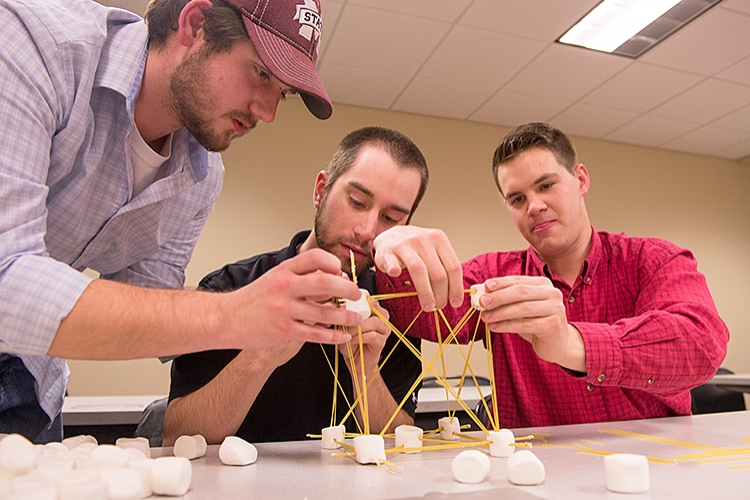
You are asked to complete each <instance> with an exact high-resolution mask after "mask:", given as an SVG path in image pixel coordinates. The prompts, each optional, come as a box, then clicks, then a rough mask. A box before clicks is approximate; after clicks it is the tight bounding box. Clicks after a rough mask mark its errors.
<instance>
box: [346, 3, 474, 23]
mask: <svg viewBox="0 0 750 500" xmlns="http://www.w3.org/2000/svg"><path fill="white" fill-rule="evenodd" d="M470 3H471V0H409V1H408V2H404V1H403V0H349V5H364V6H366V7H371V8H373V9H380V10H389V11H392V12H400V13H402V14H411V15H414V16H417V17H425V18H428V19H437V20H439V21H449V22H454V21H455V20H456V19H458V17H459V16H460V15H461V13H462V12H463V11H464V10H466V6H467V5H469V4H470Z"/></svg>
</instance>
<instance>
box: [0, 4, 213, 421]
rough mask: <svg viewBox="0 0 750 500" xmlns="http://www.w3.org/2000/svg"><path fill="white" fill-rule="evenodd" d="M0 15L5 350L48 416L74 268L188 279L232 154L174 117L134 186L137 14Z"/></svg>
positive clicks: (142, 30)
mask: <svg viewBox="0 0 750 500" xmlns="http://www.w3.org/2000/svg"><path fill="white" fill-rule="evenodd" d="M0 26H2V29H0V351H2V352H6V353H10V354H15V355H19V357H21V358H22V359H23V362H24V364H25V365H26V367H27V369H28V370H29V371H30V372H31V373H32V374H33V375H34V377H35V378H36V381H37V385H36V390H37V397H38V399H39V402H40V404H41V406H42V408H43V409H44V411H45V412H46V413H47V414H48V415H50V416H51V417H53V418H54V416H56V415H57V414H58V413H59V411H60V408H61V406H62V400H63V394H64V392H65V385H66V382H67V377H68V369H67V366H66V364H65V362H64V361H63V360H61V359H57V358H50V357H47V356H45V353H46V352H47V350H48V349H49V346H50V344H51V342H52V339H53V338H54V336H55V332H56V331H57V328H58V326H59V324H60V321H61V320H62V319H63V318H65V316H67V314H68V313H69V312H70V310H71V309H72V308H73V306H74V305H75V303H76V301H77V300H78V298H79V296H80V295H81V293H82V292H83V290H84V289H85V288H86V286H87V285H88V284H89V282H90V278H88V277H86V276H85V275H83V274H82V273H81V272H80V271H82V270H84V269H86V268H91V269H94V270H96V271H98V272H99V273H100V274H101V276H102V278H105V279H111V280H116V281H121V282H126V283H131V284H135V285H141V286H148V287H181V286H182V285H183V283H184V280H185V273H184V269H185V266H186V265H187V263H188V261H189V260H190V256H191V253H192V251H193V247H194V246H195V243H196V241H197V239H198V235H199V233H200V231H201V229H202V228H203V225H204V223H205V220H206V217H207V216H208V214H209V213H210V211H211V209H212V208H213V205H214V201H215V199H216V197H217V196H218V194H219V191H220V190H221V183H222V179H223V174H224V167H223V165H222V163H221V158H220V156H219V155H218V154H215V153H208V152H207V151H206V150H205V149H204V148H203V147H201V146H200V145H199V144H198V143H197V142H196V141H195V139H194V138H193V137H192V136H191V135H190V134H188V133H187V132H186V131H185V130H184V129H181V130H178V131H177V132H175V134H174V136H173V141H172V157H171V159H170V160H169V166H168V172H167V176H166V177H165V178H163V179H160V180H158V181H156V182H154V183H153V184H152V185H150V186H149V187H148V188H146V189H145V190H144V191H143V192H142V193H140V194H139V195H138V196H136V197H135V198H134V199H132V200H131V199H130V193H131V190H132V182H133V171H132V165H131V162H130V144H129V138H128V135H129V132H130V128H131V123H132V118H133V106H134V103H135V98H136V96H137V94H138V89H139V88H140V83H141V79H142V76H143V69H144V66H145V62H146V42H147V37H148V34H147V29H146V26H145V24H144V23H143V21H142V20H141V19H140V18H139V17H137V16H135V15H133V14H130V13H127V12H125V11H122V10H117V9H107V8H105V7H102V6H101V5H99V4H97V3H94V2H93V1H90V0H21V1H10V0H0ZM153 333H154V335H158V334H159V332H153Z"/></svg>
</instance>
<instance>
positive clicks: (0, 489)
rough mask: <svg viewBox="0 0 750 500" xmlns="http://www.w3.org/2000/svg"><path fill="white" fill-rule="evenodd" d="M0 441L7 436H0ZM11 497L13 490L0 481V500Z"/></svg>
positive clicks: (6, 483) (7, 484) (7, 499)
mask: <svg viewBox="0 0 750 500" xmlns="http://www.w3.org/2000/svg"><path fill="white" fill-rule="evenodd" d="M0 436H2V437H0V439H2V438H3V437H5V436H7V434H0ZM12 497H13V489H12V488H11V487H10V483H9V482H8V481H0V500H10V499H11V498H12Z"/></svg>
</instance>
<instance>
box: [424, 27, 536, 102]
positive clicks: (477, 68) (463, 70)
mask: <svg viewBox="0 0 750 500" xmlns="http://www.w3.org/2000/svg"><path fill="white" fill-rule="evenodd" d="M545 46H546V44H544V43H542V42H538V41H535V40H529V39H522V38H518V37H513V36H509V35H503V34H501V33H493V32H490V31H486V30H480V29H476V28H467V27H463V26H456V27H455V28H453V29H452V30H451V32H450V33H449V34H448V36H446V37H445V40H443V42H442V43H441V44H440V46H439V47H438V48H437V50H436V51H435V52H434V53H433V54H432V56H430V58H429V60H428V61H427V63H425V65H424V66H423V67H422V69H421V71H420V72H419V75H420V76H425V77H429V78H436V79H440V80H449V81H452V82H456V83H464V84H469V85H481V86H484V87H492V88H494V89H498V88H500V87H501V86H502V85H503V84H504V83H505V82H507V81H508V80H510V78H511V77H513V75H515V74H516V73H517V72H518V71H519V70H520V69H521V68H522V67H523V66H524V65H525V64H526V63H527V62H528V61H529V60H530V59H532V58H533V57H534V56H536V55H537V54H539V53H540V52H541V51H542V50H544V47H545Z"/></svg>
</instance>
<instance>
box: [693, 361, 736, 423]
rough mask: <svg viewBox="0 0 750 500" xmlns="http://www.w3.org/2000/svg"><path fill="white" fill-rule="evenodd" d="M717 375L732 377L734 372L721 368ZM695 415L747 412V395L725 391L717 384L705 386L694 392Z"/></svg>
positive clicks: (697, 388)
mask: <svg viewBox="0 0 750 500" xmlns="http://www.w3.org/2000/svg"><path fill="white" fill-rule="evenodd" d="M716 374H717V375H732V374H734V372H733V371H732V370H729V369H727V368H719V371H717V372H716ZM690 396H691V397H692V400H693V401H692V410H693V415H700V414H703V413H723V412H726V411H743V410H745V409H746V408H745V395H744V394H743V393H742V392H740V391H733V390H730V389H725V388H723V387H721V386H719V385H716V384H703V385H700V386H698V387H696V388H695V389H693V390H692V391H690Z"/></svg>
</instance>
